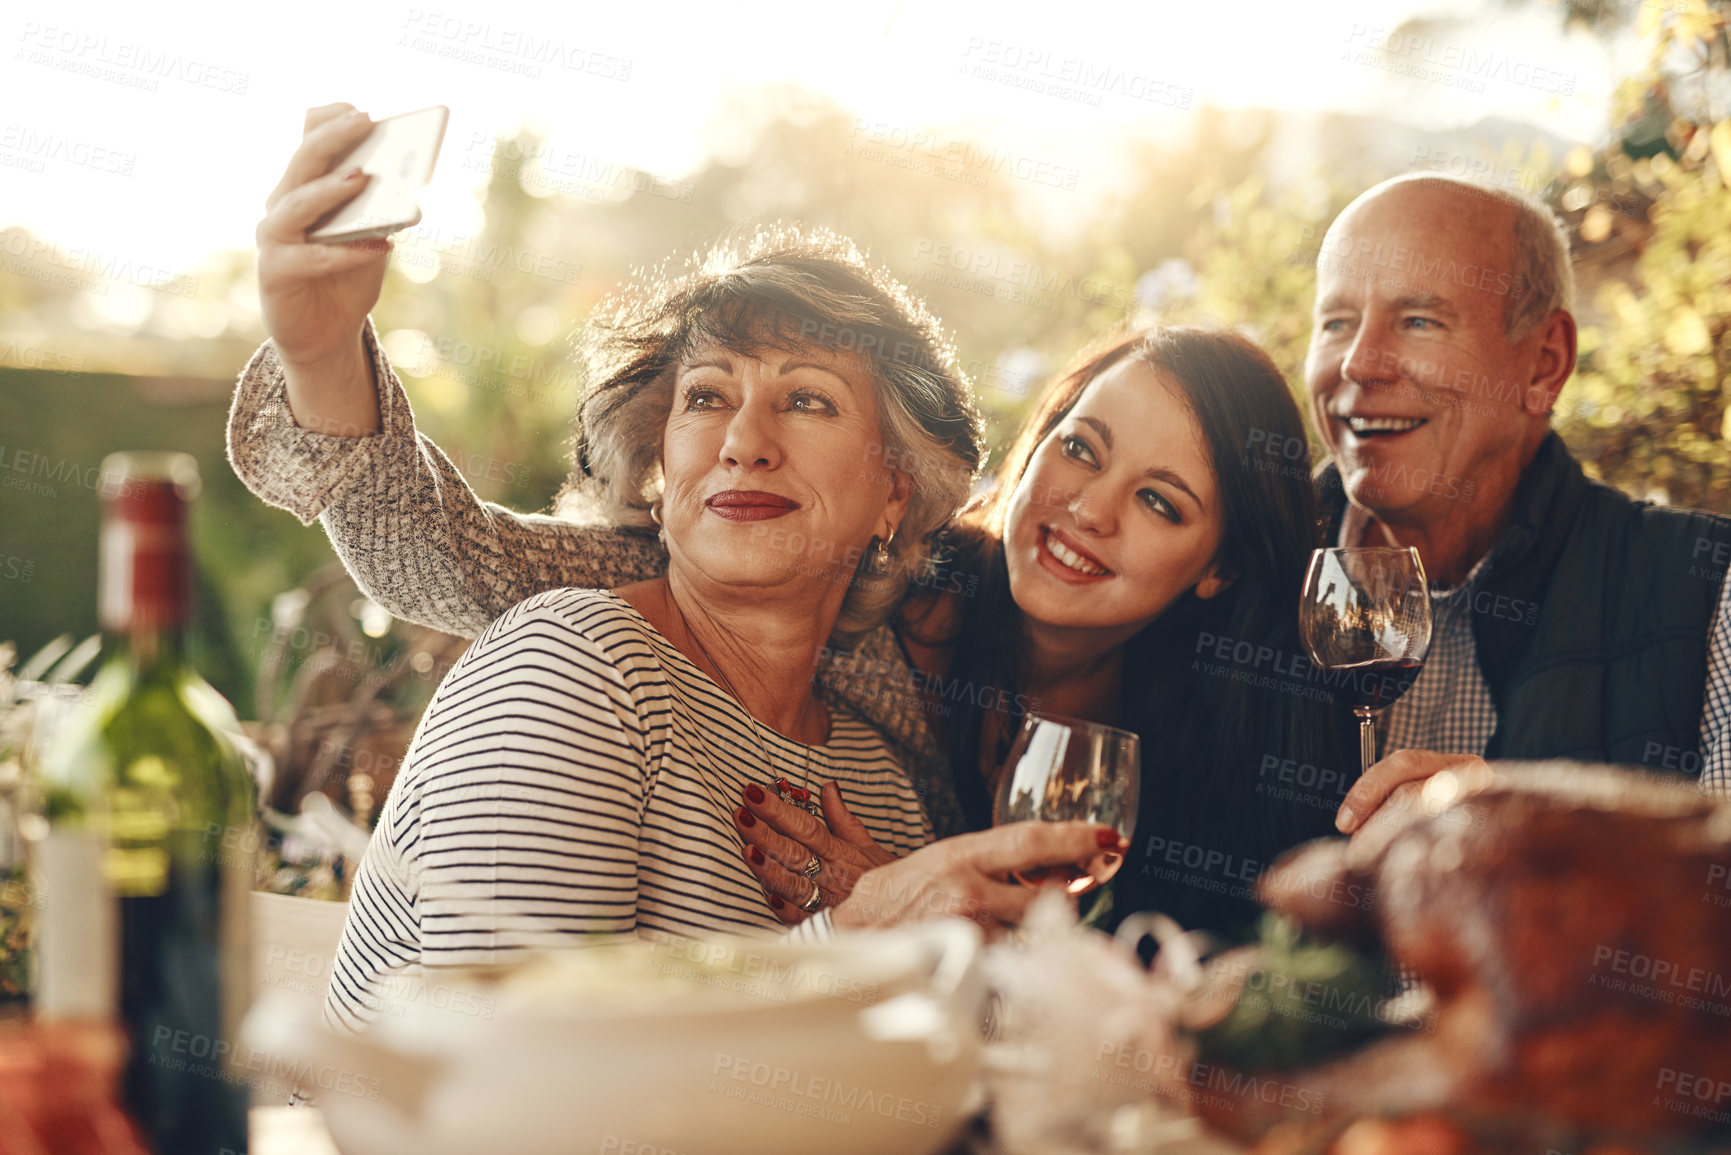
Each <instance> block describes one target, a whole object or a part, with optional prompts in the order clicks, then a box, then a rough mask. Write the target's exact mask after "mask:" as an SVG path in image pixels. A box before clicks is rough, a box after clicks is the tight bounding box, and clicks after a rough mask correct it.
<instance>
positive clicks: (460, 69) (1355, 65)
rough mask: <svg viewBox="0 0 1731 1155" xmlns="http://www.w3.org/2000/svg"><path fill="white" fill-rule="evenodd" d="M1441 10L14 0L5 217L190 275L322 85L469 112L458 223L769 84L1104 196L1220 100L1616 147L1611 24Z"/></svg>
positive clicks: (451, 208)
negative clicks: (531, 133)
mask: <svg viewBox="0 0 1731 1155" xmlns="http://www.w3.org/2000/svg"><path fill="white" fill-rule="evenodd" d="M1448 9H1450V10H1452V12H1453V13H1455V14H1457V15H1458V14H1459V13H1461V12H1462V11H1463V10H1464V11H1466V12H1467V13H1468V14H1469V15H1468V17H1467V19H1466V20H1465V22H1464V23H1463V24H1460V25H1457V27H1456V28H1454V29H1453V30H1451V31H1449V32H1446V33H1440V34H1437V35H1435V36H1433V37H1432V38H1431V39H1430V40H1429V41H1416V40H1413V39H1412V38H1406V37H1401V36H1398V35H1396V36H1393V37H1392V38H1391V33H1393V31H1394V28H1395V26H1396V25H1397V24H1398V23H1399V22H1400V21H1401V20H1402V19H1404V18H1405V17H1407V16H1409V15H1413V14H1415V13H1421V14H1422V13H1424V12H1427V11H1430V10H1431V9H1427V8H1426V7H1425V5H1424V4H1423V2H1422V0H1307V2H1306V3H1303V4H1294V3H1291V2H1290V0H1281V2H1272V0H1271V2H1260V0H1259V2H1253V3H1252V2H1243V0H1241V2H1239V3H1234V4H1207V3H1199V2H1197V0H1125V2H1112V3H1100V2H1095V3H1089V4H1086V5H1075V4H1054V3H1042V4H1027V5H1017V4H1015V3H1013V2H1006V0H992V2H986V3H937V2H933V0H863V2H856V3H849V4H847V5H845V6H844V5H839V4H838V5H831V4H822V3H811V2H810V0H798V2H793V0H755V2H749V3H715V2H713V0H705V2H702V3H694V2H692V0H673V2H672V3H668V2H666V0H662V2H642V0H640V2H638V3H606V4H598V3H583V2H576V3H573V2H571V0H561V2H560V3H557V4H552V3H535V2H526V0H487V2H484V3H483V2H480V0H463V2H461V3H455V4H442V3H436V2H433V3H429V2H427V0H419V3H417V4H399V3H371V2H361V0H340V2H339V0H297V2H296V3H291V4H272V5H256V4H244V3H235V2H233V0H226V2H224V3H220V4H219V3H209V2H206V0H194V2H182V3H176V2H174V0H164V2H160V3H152V4H139V3H137V2H136V0H126V2H125V3H118V2H116V3H97V2H80V0H13V2H12V3H8V4H7V5H6V6H5V14H4V15H3V16H0V37H4V51H3V54H0V61H4V64H3V66H0V227H4V226H7V225H21V226H23V227H25V228H28V229H30V230H31V231H33V232H35V233H37V234H39V235H43V236H46V237H48V238H50V239H52V240H54V241H56V242H57V243H59V244H60V245H61V246H62V247H68V248H71V247H83V248H94V249H97V250H101V251H102V252H104V253H107V254H116V255H121V256H124V257H125V258H127V259H130V260H132V261H135V262H138V263H148V264H155V265H158V266H161V267H164V268H169V269H177V270H178V269H189V268H192V267H194V266H196V264H197V263H198V262H199V261H200V260H201V259H202V258H203V257H204V256H205V255H207V254H208V253H210V252H212V251H214V250H218V249H248V248H250V247H251V245H252V232H253V227H254V225H255V224H256V222H257V219H258V217H259V215H260V213H261V211H262V202H263V199H264V197H265V195H266V193H267V192H268V191H269V190H270V188H271V187H272V186H273V185H274V184H275V182H276V180H277V177H278V176H279V175H280V172H281V169H282V166H283V164H284V162H285V161H286V159H287V157H288V155H289V153H290V152H291V151H292V149H293V147H294V145H295V143H296V141H297V139H298V137H299V134H300V123H301V117H302V115H303V111H304V109H305V108H306V107H308V106H309V105H314V104H321V103H325V102H327V101H332V100H348V101H351V102H353V103H355V104H357V105H359V106H360V107H362V108H365V109H366V110H368V111H369V112H372V113H373V114H374V115H377V116H383V115H388V114H391V113H395V112H401V111H406V110H409V109H414V108H420V107H422V106H425V105H428V104H445V105H448V106H449V107H450V108H451V112H452V119H451V124H450V127H449V129H448V130H447V134H446V138H445V146H444V151H443V153H442V154H441V158H440V161H439V170H438V173H437V175H436V176H435V179H434V184H433V186H432V187H431V188H430V189H429V190H428V193H427V196H426V198H425V200H424V202H423V206H424V211H425V215H426V220H427V222H428V223H429V224H433V223H435V222H437V223H441V224H445V223H448V225H449V227H450V228H452V229H454V230H459V231H460V230H462V229H465V228H470V227H473V225H474V223H475V221H474V219H473V217H474V213H475V209H474V197H473V190H474V188H475V187H476V186H478V185H479V184H480V183H482V182H483V181H484V179H485V177H484V174H483V173H481V172H480V171H478V169H477V168H474V167H465V162H470V163H471V164H472V163H473V162H474V161H475V160H478V159H481V158H484V157H485V156H486V155H487V152H488V149H489V145H490V142H491V140H492V139H493V137H494V136H495V135H497V134H508V133H510V132H512V131H514V130H515V128H516V127H517V126H518V125H519V124H520V123H522V122H524V121H527V122H529V123H530V124H532V125H534V126H536V127H538V128H540V129H541V130H543V131H544V132H548V133H550V134H551V138H550V140H549V145H550V146H552V147H557V148H560V149H564V150H567V151H569V152H573V153H578V154H583V155H585V156H592V157H594V158H595V160H596V163H597V165H598V166H602V167H605V166H607V165H610V164H618V163H623V164H630V165H635V166H638V167H642V168H646V169H649V170H651V171H653V172H656V173H658V174H661V175H665V176H667V177H670V178H677V177H678V176H680V175H681V174H682V173H683V172H685V171H687V170H689V169H690V168H691V167H692V166H694V165H695V164H697V163H698V162H699V161H700V160H701V158H702V157H703V156H704V155H705V154H706V153H714V152H721V153H723V154H725V153H726V152H727V151H728V150H729V149H730V148H737V147H738V145H739V143H740V137H741V134H740V132H739V129H738V126H735V125H729V124H727V123H724V122H723V119H722V117H721V116H720V112H721V109H722V108H723V106H724V105H723V101H724V98H726V97H727V96H728V95H729V94H738V93H741V92H747V91H750V90H752V89H754V88H758V87H760V86H764V85H773V84H781V83H793V84H797V85H799V86H802V87H804V88H805V89H808V90H810V91H812V92H814V93H817V94H822V95H827V96H829V97H832V98H833V99H835V100H836V101H838V102H840V103H841V104H842V105H843V106H845V107H848V108H850V109H853V110H854V111H855V112H856V114H857V115H858V117H859V118H860V119H861V121H862V122H864V123H865V124H866V125H867V129H866V131H868V132H869V131H872V130H874V129H875V130H878V131H896V130H915V129H920V128H932V127H938V128H941V129H942V130H944V131H946V132H952V133H953V132H959V131H965V132H968V133H970V134H972V135H973V136H976V137H978V138H979V139H980V140H981V142H982V143H984V144H987V145H989V146H992V147H997V148H1005V147H1012V148H1014V149H1016V150H1017V151H1019V152H1021V153H1025V154H1029V155H1032V156H1035V157H1038V158H1040V159H1044V160H1050V161H1051V162H1052V163H1054V164H1061V165H1066V166H1073V167H1075V168H1077V169H1079V170H1080V172H1081V180H1080V187H1081V191H1083V192H1084V193H1085V194H1093V195H1096V196H1101V195H1105V194H1106V193H1108V192H1109V191H1110V188H1111V186H1112V182H1113V181H1114V180H1115V179H1116V177H1117V175H1118V173H1119V162H1118V160H1117V158H1118V157H1120V156H1122V155H1124V154H1125V152H1126V151H1127V150H1126V149H1124V148H1123V144H1124V142H1125V140H1126V139H1127V138H1134V137H1152V138H1155V139H1160V138H1168V139H1169V138H1171V137H1173V136H1176V135H1179V134H1181V133H1182V132H1183V131H1184V130H1185V129H1186V127H1187V124H1188V118H1189V116H1190V115H1191V114H1190V113H1189V112H1187V111H1184V109H1185V108H1186V107H1188V108H1190V109H1194V108H1197V107H1200V106H1201V105H1203V104H1205V103H1212V104H1216V105H1223V106H1228V107H1273V108H1289V109H1331V110H1340V111H1348V112H1359V113H1380V114H1383V115H1390V116H1398V117H1400V118H1402V119H1405V120H1408V121H1410V122H1412V123H1414V124H1416V125H1419V126H1421V127H1425V128H1434V129H1440V128H1446V127H1455V126H1458V125H1462V124H1468V123H1471V122H1473V121H1475V120H1477V119H1479V118H1480V117H1482V116H1486V115H1496V116H1502V117H1506V118H1509V119H1513V120H1517V121H1526V122H1529V123H1533V124H1534V125H1536V126H1539V127H1542V128H1544V129H1546V130H1548V131H1550V132H1553V133H1555V134H1557V135H1560V136H1563V137H1566V138H1569V139H1574V140H1587V141H1594V140H1598V139H1600V138H1601V137H1602V135H1603V132H1604V128H1605V124H1604V120H1605V115H1606V111H1605V110H1606V109H1607V107H1608V104H1609V93H1610V85H1611V79H1610V77H1611V74H1612V72H1613V69H1612V68H1611V66H1610V62H1609V60H1608V57H1607V53H1606V50H1605V48H1604V47H1603V46H1602V45H1601V44H1600V43H1599V42H1598V41H1596V40H1595V39H1593V38H1592V37H1589V36H1587V35H1585V34H1578V33H1577V34H1571V35H1569V36H1564V35H1563V33H1562V32H1561V28H1560V25H1561V20H1560V17H1559V14H1558V10H1557V8H1556V6H1555V0H1550V2H1545V3H1536V4H1527V5H1524V6H1522V7H1521V8H1520V9H1518V10H1517V11H1515V12H1514V13H1512V14H1511V13H1505V12H1504V11H1503V5H1501V4H1498V3H1494V2H1490V0H1485V2H1484V5H1483V9H1482V14H1481V15H1479V16H1477V17H1473V16H1471V15H1470V14H1471V13H1472V12H1473V11H1474V10H1475V9H1474V5H1473V4H1472V3H1467V4H1459V3H1457V4H1454V5H1450V6H1448ZM1435 10H1436V11H1439V12H1440V11H1443V9H1442V8H1441V7H1440V6H1439V7H1437V8H1436V9H1435ZM1475 86H1477V87H1479V88H1482V91H1473V90H1472V89H1473V88H1474V87H1475ZM1036 87H1043V88H1044V89H1045V90H1044V91H1037V90H1034V89H1035V88H1036ZM1053 89H1057V91H1053ZM1074 206H1075V200H1074V198H1073V197H1071V198H1067V207H1068V210H1069V211H1070V212H1071V213H1073V212H1074Z"/></svg>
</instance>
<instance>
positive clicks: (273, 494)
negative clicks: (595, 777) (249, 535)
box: [228, 320, 667, 637]
mask: <svg viewBox="0 0 1731 1155" xmlns="http://www.w3.org/2000/svg"><path fill="white" fill-rule="evenodd" d="M363 339H364V341H365V345H366V349H367V352H368V355H369V356H370V357H371V358H372V360H373V368H374V375H375V378H376V380H377V382H378V402H379V431H378V432H377V433H375V434H372V435H370V436H366V437H335V436H330V435H326V434H321V433H314V432H312V431H311V430H307V429H303V428H301V427H300V426H299V425H297V424H296V423H295V420H294V416H293V415H292V414H291V413H290V412H289V406H288V399H287V394H286V391H285V386H284V381H283V372H282V365H281V363H280V362H279V361H278V359H277V354H276V347H275V346H274V345H272V344H271V343H270V342H268V341H267V342H265V344H264V345H263V346H261V347H260V348H259V350H258V352H257V353H256V354H254V356H253V358H252V361H251V362H250V363H249V364H248V365H247V367H246V370H245V372H243V373H242V374H241V376H240V382H239V385H238V386H237V388H236V390H235V395H234V403H233V406H232V408H231V409H230V411H229V420H228V454H229V461H230V462H231V463H232V465H233V467H234V471H235V473H236V474H237V475H238V476H239V477H240V479H241V481H242V482H244V483H245V484H246V486H247V488H248V489H250V490H252V492H253V493H255V494H256V495H258V496H259V497H260V498H262V499H263V500H264V501H265V502H267V503H268V504H270V505H274V506H277V507H278V508H281V509H286V510H288V511H289V512H290V513H292V514H294V515H295V516H296V517H298V518H300V520H301V523H302V524H305V525H310V524H311V523H312V522H313V520H314V519H315V518H316V519H317V520H318V521H319V522H320V523H321V524H323V526H324V528H325V532H326V533H327V534H328V535H329V536H330V539H331V544H332V545H333V546H334V547H335V548H336V552H337V555H338V556H339V557H340V558H342V561H343V564H344V565H345V566H347V567H348V570H349V573H350V574H351V575H353V576H354V578H355V581H356V582H357V583H358V584H359V585H360V587H361V588H362V589H363V590H365V591H366V593H367V594H368V595H369V596H370V597H372V598H373V600H375V601H377V602H378V603H379V604H380V605H382V606H384V607H385V608H386V609H388V610H389V611H390V612H391V613H393V614H395V615H397V616H398V617H401V618H405V619H407V620H409V621H415V622H420V623H422V624H423V625H428V626H432V627H434V628H435V629H440V630H445V631H448V632H450V633H455V634H461V635H464V636H466V637H474V636H476V635H478V634H479V633H481V631H482V630H484V629H485V628H486V626H487V623H488V622H490V621H492V620H493V619H494V618H495V617H497V616H498V615H499V614H501V613H503V612H504V611H505V610H506V609H507V608H509V607H511V606H513V605H516V604H517V603H518V602H520V601H523V600H524V599H526V598H528V597H531V596H533V595H534V594H537V593H540V592H542V591H543V590H549V589H556V588H559V587H562V586H579V587H586V588H611V587H614V586H620V585H626V584H629V583H631V582H634V581H641V580H644V579H646V578H651V577H655V576H656V575H658V574H660V573H661V572H662V571H663V570H664V569H666V567H667V555H666V553H665V551H664V550H663V549H662V548H661V546H660V544H659V543H658V542H657V541H656V540H655V538H653V537H650V536H648V535H646V534H642V533H638V532H633V531H629V530H623V529H617V528H614V527H611V526H605V525H580V524H577V523H575V522H572V521H569V520H566V519H564V518H558V517H548V516H541V515H531V514H521V513H517V512H514V511H512V510H509V509H506V508H505V507H503V506H500V505H495V504H493V503H491V502H484V501H482V500H481V499H480V498H479V497H478V496H476V494H475V492H474V490H472V489H470V488H469V484H468V482H467V481H465V480H464V479H463V475H462V474H461V473H460V472H459V471H458V470H457V468H456V466H455V465H453V464H452V462H451V459H450V458H449V457H447V456H446V455H445V453H444V451H443V450H441V449H440V448H439V447H438V446H437V445H435V444H433V442H432V441H430V440H429V439H428V438H427V437H426V436H424V435H423V434H421V433H420V432H419V431H418V430H417V429H416V428H415V417H414V413H413V412H412V411H411V410H410V408H409V399H408V395H407V394H406V393H405V392H404V391H403V386H402V382H401V381H400V380H399V379H398V377H397V375H396V373H395V371H393V370H392V368H391V365H390V362H389V361H388V360H387V359H386V357H385V355H384V352H383V350H382V349H381V348H380V347H379V342H378V339H377V335H376V333H375V332H374V330H373V325H372V322H371V320H369V321H368V322H367V325H366V329H365V331H364V333H363Z"/></svg>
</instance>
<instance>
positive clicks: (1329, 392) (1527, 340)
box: [1305, 181, 1550, 525]
mask: <svg viewBox="0 0 1731 1155" xmlns="http://www.w3.org/2000/svg"><path fill="white" fill-rule="evenodd" d="M1513 241H1514V210H1513V209H1512V208H1510V207H1509V206H1507V205H1505V204H1502V203H1500V202H1498V201H1496V200H1493V199H1490V198H1488V197H1486V196H1484V195H1483V194H1480V193H1477V192H1475V191H1474V190H1472V189H1470V188H1467V187H1463V186H1460V185H1458V184H1448V183H1444V182H1440V181H1411V182H1404V183H1399V184H1394V185H1390V186H1387V187H1385V188H1383V189H1380V190H1378V191H1376V192H1373V193H1371V194H1368V195H1367V196H1365V197H1363V198H1361V199H1360V200H1358V201H1357V202H1355V203H1354V204H1353V205H1352V206H1351V207H1350V208H1348V209H1347V211H1346V212H1344V213H1343V214H1341V216H1340V218H1339V219H1338V220H1337V221H1336V222H1335V224H1334V227H1333V228H1331V229H1330V230H1329V235H1328V239H1327V241H1326V242H1325V243H1324V246H1323V252H1322V255H1321V257H1320V258H1319V259H1318V261H1317V294H1316V312H1315V317H1314V327H1313V331H1312V333H1311V343H1310V353H1309V356H1308V357H1307V358H1306V361H1305V380H1306V383H1307V385H1308V386H1309V390H1310V403H1311V415H1312V417H1313V418H1314V420H1315V422H1316V428H1317V432H1318V433H1319V435H1320V436H1321V438H1322V440H1323V443H1324V444H1325V445H1326V446H1327V447H1328V450H1329V452H1330V453H1331V454H1332V455H1333V457H1334V459H1335V461H1336V463H1337V464H1338V465H1339V467H1340V473H1341V479H1342V481H1343V483H1344V484H1345V487H1346V494H1347V496H1348V497H1349V498H1350V499H1351V500H1352V501H1353V502H1354V503H1355V504H1358V505H1361V506H1364V507H1365V508H1367V509H1369V510H1370V511H1371V512H1372V513H1373V514H1374V515H1376V517H1377V518H1378V520H1381V521H1383V522H1385V523H1388V524H1391V525H1393V524H1402V523H1404V524H1409V525H1426V524H1432V525H1434V524H1440V522H1441V521H1443V520H1446V519H1448V518H1450V517H1453V516H1456V515H1457V514H1458V513H1459V511H1460V510H1459V506H1460V503H1461V502H1462V501H1463V500H1467V501H1470V500H1472V497H1473V495H1474V494H1475V493H1483V492H1489V493H1492V494H1501V493H1506V492H1508V493H1512V492H1513V489H1514V486H1515V483H1516V482H1517V481H1518V480H1519V477H1520V473H1521V470H1522V468H1523V467H1524V464H1525V460H1526V451H1527V448H1528V447H1529V446H1530V445H1531V444H1532V443H1534V439H1535V437H1536V436H1542V427H1544V426H1545V425H1546V420H1545V416H1544V415H1545V412H1546V411H1547V410H1548V409H1549V405H1550V401H1549V397H1548V396H1546V395H1544V391H1543V390H1534V389H1532V388H1530V386H1531V383H1532V381H1533V378H1534V369H1535V366H1536V365H1537V363H1538V357H1539V347H1540V345H1541V344H1542V331H1543V326H1541V327H1540V328H1539V329H1538V330H1535V332H1534V333H1531V334H1527V335H1525V336H1524V337H1523V338H1522V339H1521V340H1519V341H1511V340H1510V339H1509V337H1508V333H1507V331H1506V329H1505V318H1506V316H1507V312H1508V305H1509V302H1510V294H1511V293H1519V292H1521V291H1522V290H1523V289H1526V288H1527V286H1525V285H1523V284H1521V283H1520V282H1519V281H1518V279H1517V278H1516V277H1515V276H1514V274H1513V272H1512V265H1513V263H1514V262H1513V261H1512V259H1511V258H1512V251H1511V250H1512V248H1513Z"/></svg>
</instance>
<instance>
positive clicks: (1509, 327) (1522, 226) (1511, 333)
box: [1371, 172, 1575, 343]
mask: <svg viewBox="0 0 1731 1155" xmlns="http://www.w3.org/2000/svg"><path fill="white" fill-rule="evenodd" d="M1415 181H1426V182H1434V183H1437V184H1446V185H1450V186H1453V187H1455V188H1457V189H1460V190H1462V191H1464V192H1466V193H1469V194H1471V195H1474V196H1479V197H1483V198H1484V199H1486V200H1489V201H1493V202H1494V203H1496V204H1499V205H1503V206H1504V207H1506V208H1508V209H1509V210H1510V211H1511V212H1512V214H1513V216H1514V231H1513V233H1512V234H1511V236H1510V239H1509V269H1508V272H1509V275H1510V277H1511V278H1513V286H1514V287H1513V288H1512V289H1511V290H1510V291H1509V298H1508V301H1507V302H1506V303H1505V304H1504V305H1503V335H1504V336H1506V337H1507V338H1508V339H1509V341H1510V342H1511V343H1513V342H1515V341H1519V340H1521V339H1522V338H1524V337H1526V336H1527V335H1528V334H1529V333H1531V332H1532V331H1533V330H1534V329H1536V328H1538V327H1539V326H1540V325H1542V324H1543V323H1544V322H1545V320H1546V318H1548V317H1549V316H1550V315H1551V314H1552V313H1554V312H1556V311H1557V310H1558V309H1562V310H1564V311H1566V312H1570V313H1572V312H1574V309H1575V267H1574V264H1573V262H1571V261H1570V259H1569V230H1568V227H1567V226H1566V225H1564V224H1563V221H1562V218H1560V217H1559V216H1557V214H1556V212H1555V211H1554V210H1553V209H1552V208H1551V206H1550V205H1548V204H1546V203H1545V202H1544V200H1543V199H1541V198H1540V197H1538V196H1536V195H1534V194H1533V193H1531V192H1528V191H1527V190H1526V189H1524V188H1520V187H1518V186H1509V185H1499V184H1486V183H1483V182H1480V181H1476V180H1472V179H1470V178H1468V177H1459V176H1453V175H1450V174H1447V173H1434V172H1414V173H1406V174H1404V175H1402V176H1397V177H1394V178H1393V179H1391V180H1386V181H1384V182H1383V183H1382V184H1379V185H1377V186H1376V188H1374V189H1372V190H1371V191H1372V192H1379V191H1381V190H1382V189H1384V188H1388V187H1390V186H1392V185H1396V184H1409V183H1412V182H1415Z"/></svg>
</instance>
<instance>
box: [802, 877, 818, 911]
mask: <svg viewBox="0 0 1731 1155" xmlns="http://www.w3.org/2000/svg"><path fill="white" fill-rule="evenodd" d="M822 906H823V891H822V890H820V889H818V885H817V883H815V882H814V883H812V884H811V897H810V898H808V899H806V900H805V901H804V902H802V903H800V904H799V909H801V910H803V911H805V913H807V914H816V913H817V912H818V910H819V909H820V908H821V907H822Z"/></svg>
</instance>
